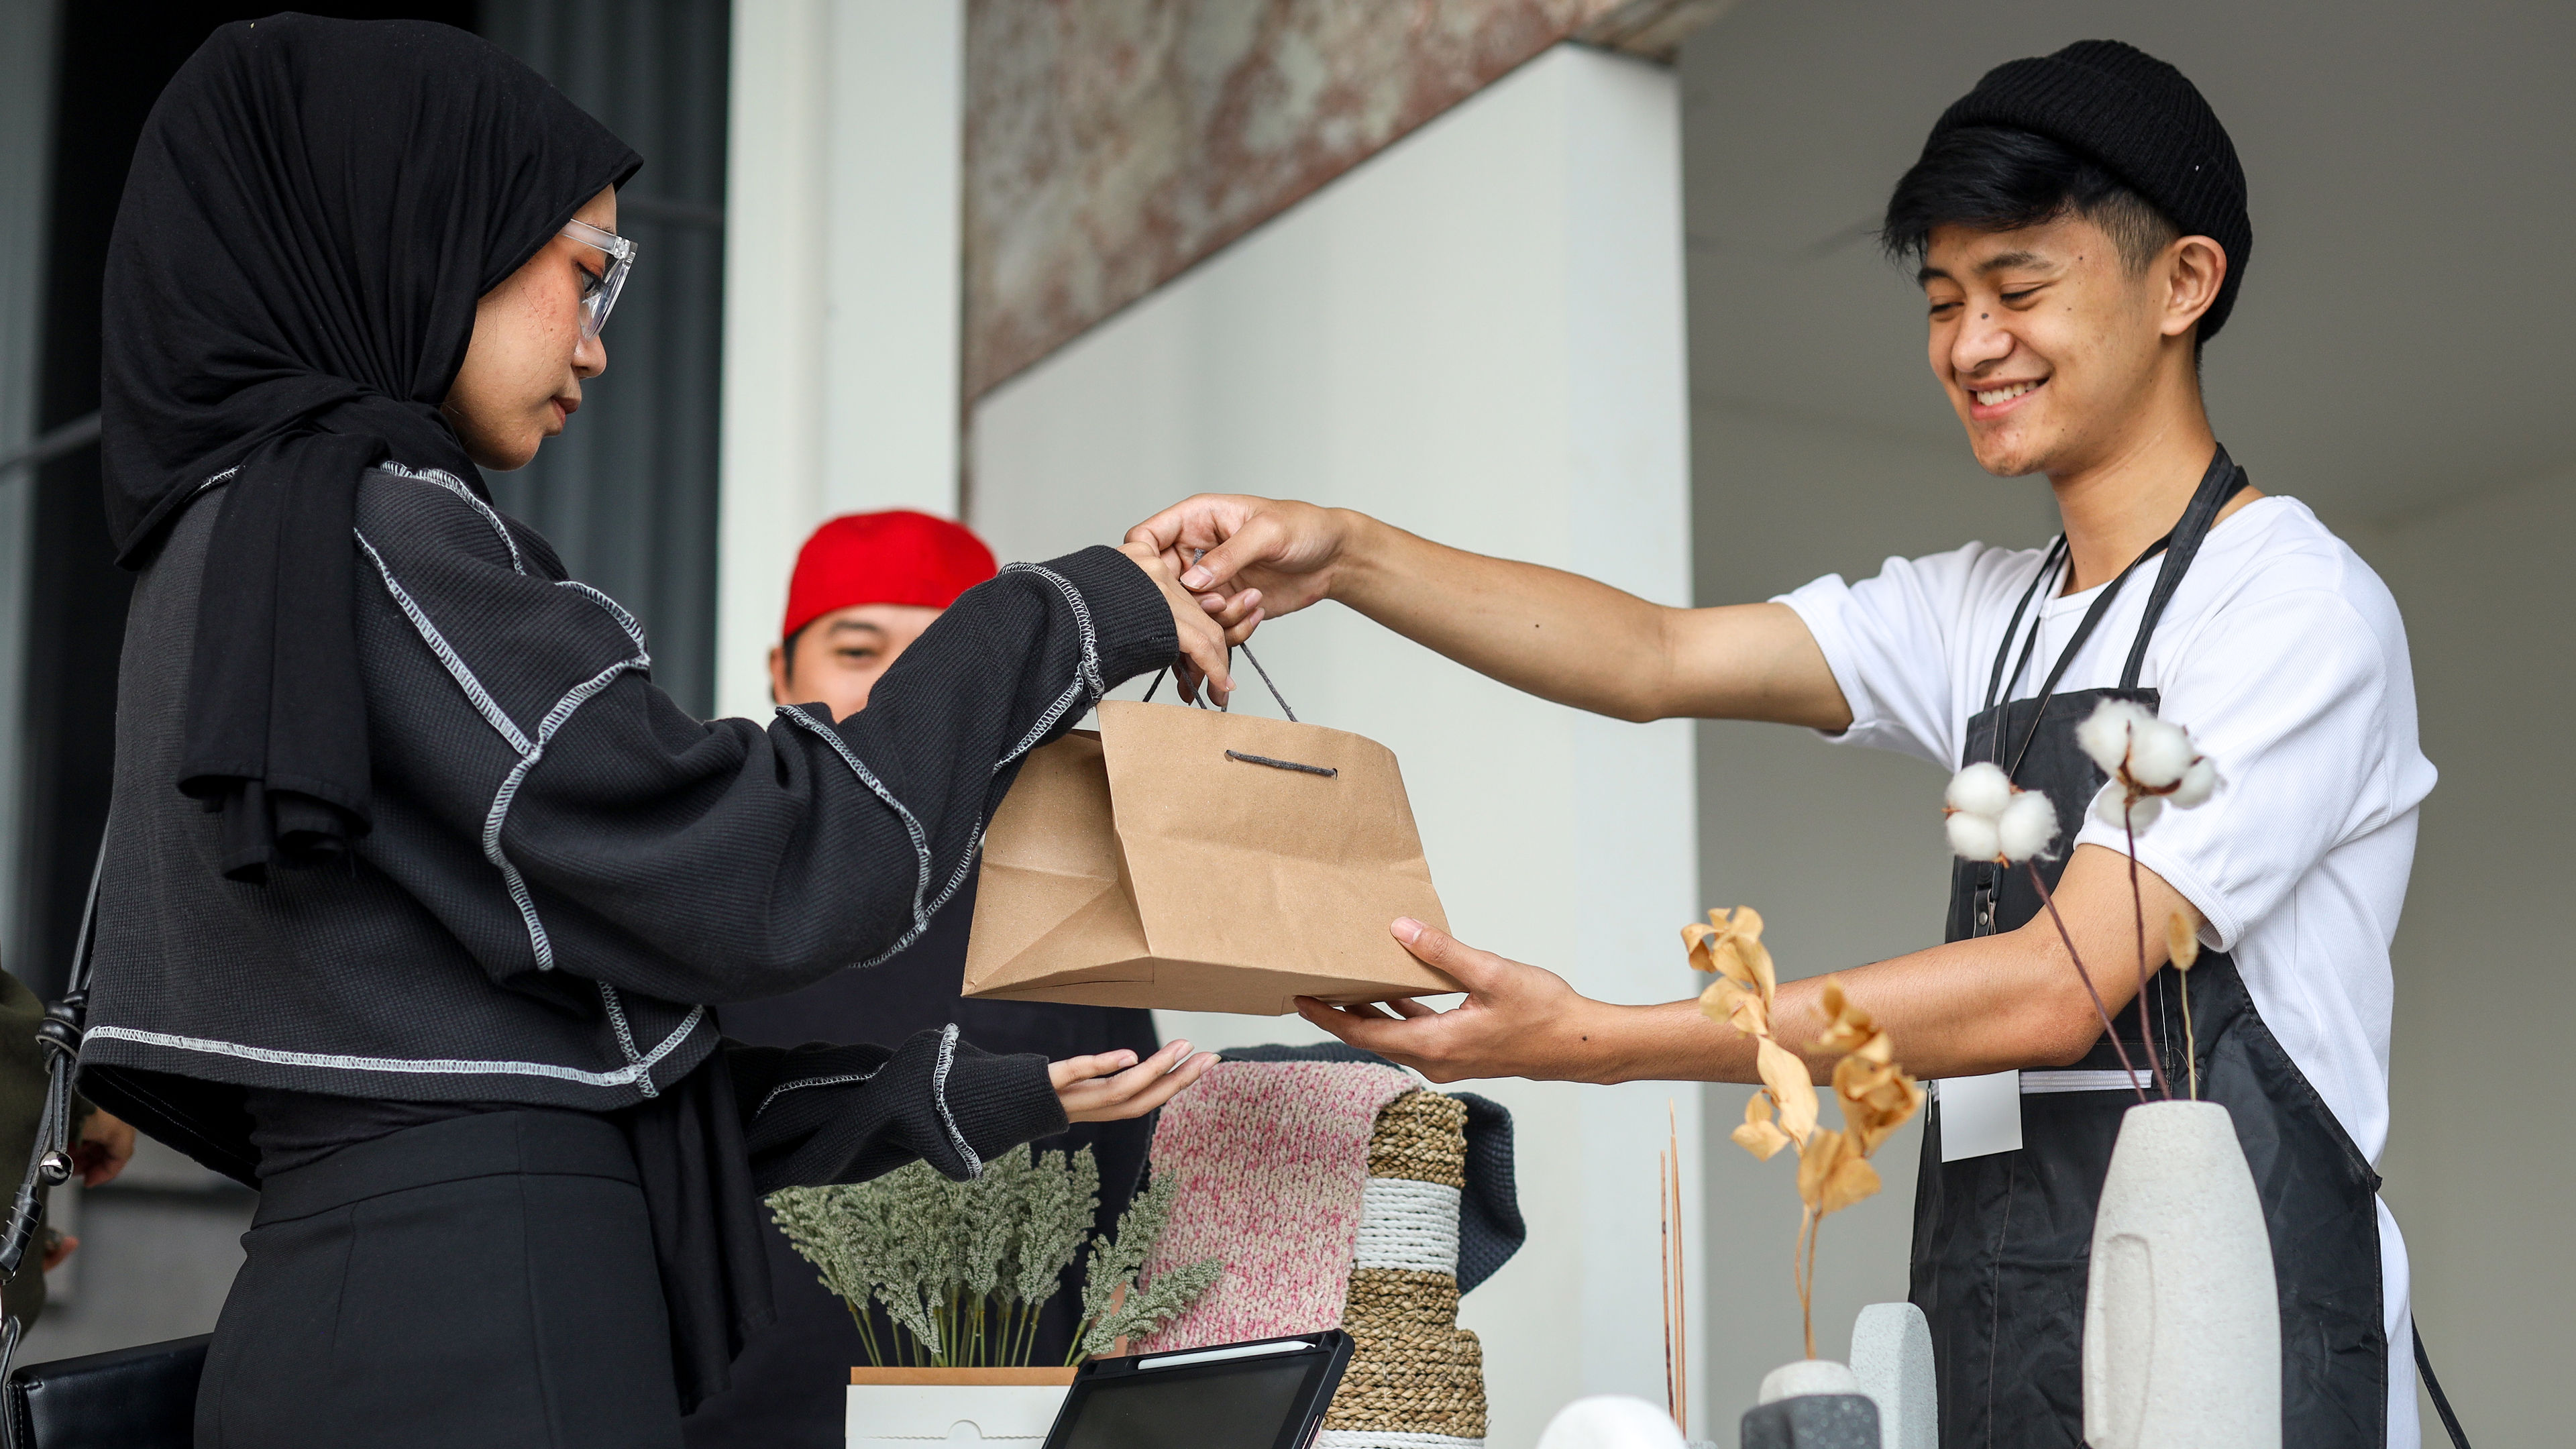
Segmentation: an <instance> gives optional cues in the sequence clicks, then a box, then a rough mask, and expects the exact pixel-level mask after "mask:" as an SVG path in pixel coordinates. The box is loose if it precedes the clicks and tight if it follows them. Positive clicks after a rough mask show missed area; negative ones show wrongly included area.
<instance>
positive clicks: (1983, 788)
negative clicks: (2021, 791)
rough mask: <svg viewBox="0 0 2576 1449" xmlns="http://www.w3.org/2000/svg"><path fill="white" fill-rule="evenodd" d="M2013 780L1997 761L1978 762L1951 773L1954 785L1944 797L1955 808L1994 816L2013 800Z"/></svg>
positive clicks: (1989, 817)
mask: <svg viewBox="0 0 2576 1449" xmlns="http://www.w3.org/2000/svg"><path fill="white" fill-rule="evenodd" d="M2012 796H2013V787H2012V781H2011V780H2010V779H2008V778H2006V776H2005V775H2004V772H2003V771H2002V770H2000V769H1998V768H1996V767H1995V766H1993V765H1989V764H1983V763H1979V764H1974V765H1970V766H1969V767H1968V768H1966V769H1964V770H1961V771H1960V772H1959V773H1957V774H1955V775H1952V776H1951V777H1950V788H1949V789H1948V790H1947V791H1945V792H1944V793H1943V794H1942V796H1941V798H1942V799H1944V800H1946V801H1948V802H1949V804H1950V808H1951V809H1953V810H1965V811H1967V812H1968V813H1969V814H1971V815H1983V816H1985V817H1986V818H1987V819H1989V820H1992V819H1994V818H1995V817H1996V816H1998V815H2001V814H2003V813H2004V807H2005V806H2007V805H2010V804H2011V803H2012Z"/></svg>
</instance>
